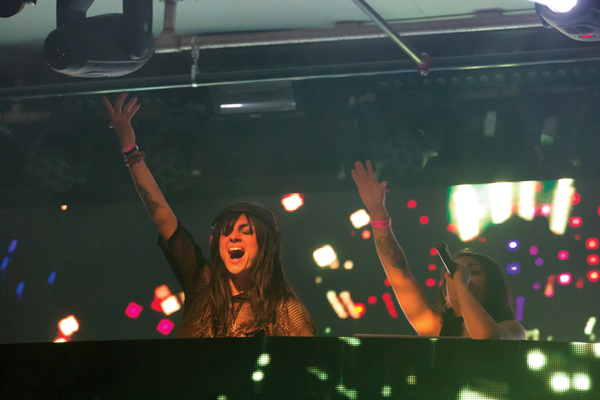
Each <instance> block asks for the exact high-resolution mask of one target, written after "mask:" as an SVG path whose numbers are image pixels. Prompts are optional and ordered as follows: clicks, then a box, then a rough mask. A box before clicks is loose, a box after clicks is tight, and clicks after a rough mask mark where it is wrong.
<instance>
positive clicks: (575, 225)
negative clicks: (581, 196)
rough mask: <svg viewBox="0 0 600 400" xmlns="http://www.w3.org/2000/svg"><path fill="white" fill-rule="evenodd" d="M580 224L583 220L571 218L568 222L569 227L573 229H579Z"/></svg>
mask: <svg viewBox="0 0 600 400" xmlns="http://www.w3.org/2000/svg"><path fill="white" fill-rule="evenodd" d="M582 222H583V220H582V219H581V217H571V219H570V220H569V225H571V226H572V227H573V228H579V227H580V226H581V223H582Z"/></svg>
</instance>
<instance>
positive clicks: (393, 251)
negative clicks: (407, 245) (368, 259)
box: [375, 236, 407, 271]
mask: <svg viewBox="0 0 600 400" xmlns="http://www.w3.org/2000/svg"><path fill="white" fill-rule="evenodd" d="M375 244H376V245H377V248H378V249H379V252H380V253H381V255H382V256H383V258H385V260H386V261H387V262H388V263H389V264H390V265H391V266H392V267H394V268H396V269H400V270H403V271H406V269H407V265H406V259H405V258H404V255H403V254H402V250H400V247H399V246H398V243H396V242H395V240H394V239H393V237H386V236H382V237H380V238H377V240H376V241H375Z"/></svg>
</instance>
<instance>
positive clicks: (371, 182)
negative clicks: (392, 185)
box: [351, 161, 387, 214]
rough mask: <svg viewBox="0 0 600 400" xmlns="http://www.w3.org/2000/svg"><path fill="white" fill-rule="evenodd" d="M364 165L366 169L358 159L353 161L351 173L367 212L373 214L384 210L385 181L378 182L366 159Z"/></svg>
mask: <svg viewBox="0 0 600 400" xmlns="http://www.w3.org/2000/svg"><path fill="white" fill-rule="evenodd" d="M366 165H367V169H365V167H363V165H362V163H361V162H360V161H357V162H355V163H354V169H353V170H352V171H351V173H352V178H353V179H354V182H355V183H356V187H357V188H358V193H359V194H360V198H361V199H362V201H363V203H365V206H366V207H367V209H368V210H369V212H371V214H373V213H374V212H378V211H384V210H385V185H387V182H385V181H384V182H381V183H379V182H378V181H377V176H375V171H373V166H372V165H371V162H370V161H367V163H366Z"/></svg>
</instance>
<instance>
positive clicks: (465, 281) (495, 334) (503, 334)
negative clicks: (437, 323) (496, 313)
mask: <svg viewBox="0 0 600 400" xmlns="http://www.w3.org/2000/svg"><path fill="white" fill-rule="evenodd" d="M445 277H446V282H447V284H448V285H449V286H454V288H450V287H449V288H448V290H455V291H456V295H457V296H458V301H459V303H460V311H461V313H462V316H463V318H464V320H465V325H466V326H467V330H468V331H469V336H471V337H472V338H473V339H504V340H525V336H526V334H525V329H523V326H522V325H521V324H520V323H518V322H517V321H515V320H508V321H502V322H496V321H494V319H493V318H492V317H491V316H490V314H488V312H487V311H486V310H485V308H483V306H482V305H481V303H479V301H478V300H477V299H476V298H475V296H474V295H473V293H472V292H471V290H469V281H470V278H471V272H470V270H469V268H467V267H465V266H463V265H461V264H460V263H457V266H456V272H455V273H454V276H453V277H452V278H451V277H450V274H448V273H447V272H446V274H445Z"/></svg>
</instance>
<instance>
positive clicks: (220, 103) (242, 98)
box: [211, 81, 296, 115]
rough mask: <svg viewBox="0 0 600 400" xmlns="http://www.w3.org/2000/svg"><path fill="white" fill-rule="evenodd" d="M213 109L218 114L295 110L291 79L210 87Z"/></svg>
mask: <svg viewBox="0 0 600 400" xmlns="http://www.w3.org/2000/svg"><path fill="white" fill-rule="evenodd" d="M211 98H212V104H213V110H214V112H215V113H216V114H218V115H231V114H262V113H266V112H286V111H295V110H296V99H295V97H294V89H293V87H292V82H291V81H273V82H255V83H241V84H236V85H222V86H215V87H211Z"/></svg>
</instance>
